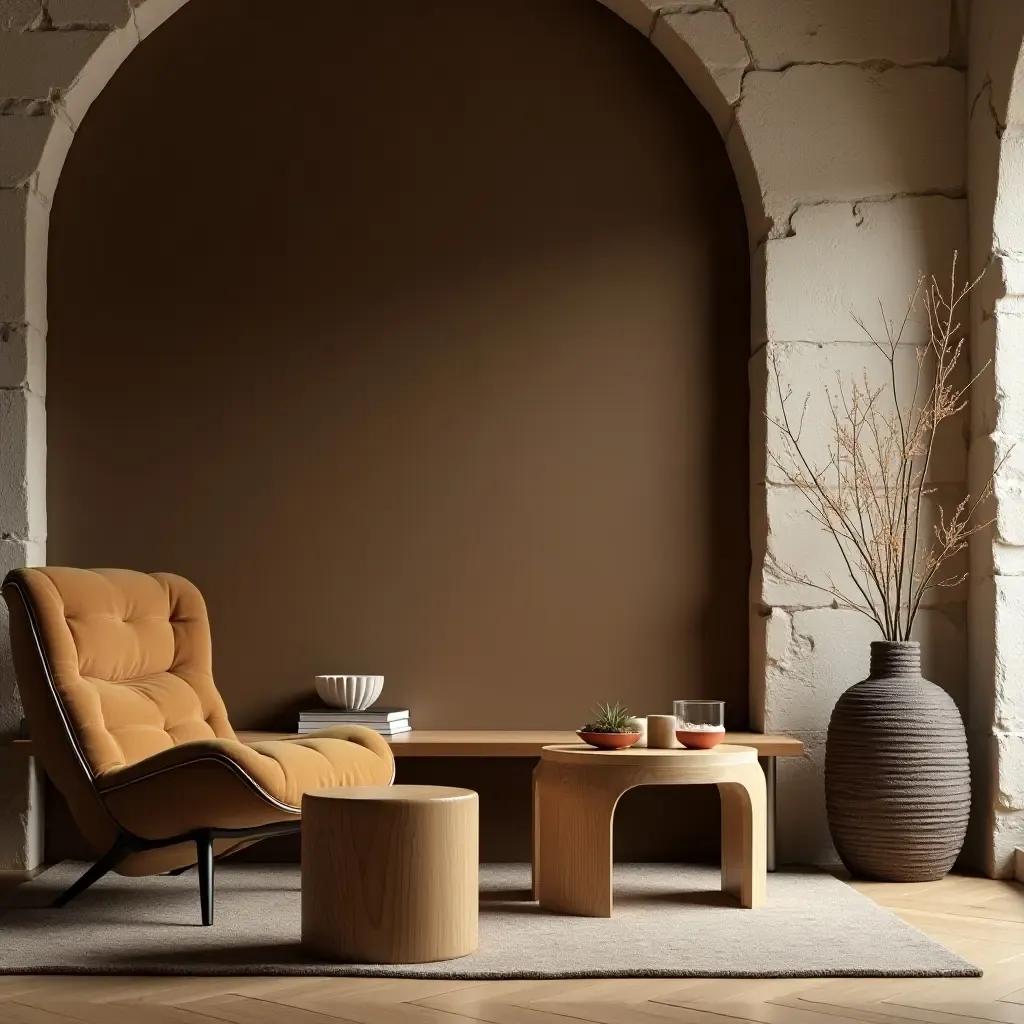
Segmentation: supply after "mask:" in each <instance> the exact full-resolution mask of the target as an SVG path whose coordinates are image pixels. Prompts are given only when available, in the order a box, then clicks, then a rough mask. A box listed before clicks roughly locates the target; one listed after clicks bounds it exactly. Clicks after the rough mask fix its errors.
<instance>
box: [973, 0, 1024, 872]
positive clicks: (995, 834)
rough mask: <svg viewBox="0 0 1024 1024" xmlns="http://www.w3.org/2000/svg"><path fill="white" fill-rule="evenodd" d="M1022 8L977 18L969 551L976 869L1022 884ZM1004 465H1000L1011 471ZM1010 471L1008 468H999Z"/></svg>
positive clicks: (986, 8)
mask: <svg viewBox="0 0 1024 1024" xmlns="http://www.w3.org/2000/svg"><path fill="white" fill-rule="evenodd" d="M1022 39H1024V6H1022V5H1020V4H1007V3H1003V2H1000V0H975V3H974V4H973V5H972V9H971V25H970V51H969V60H970V73H969V81H968V95H969V97H970V106H969V117H970V121H969V125H968V139H969V175H968V181H969V185H970V196H971V201H970V207H971V211H970V215H971V262H972V267H973V270H974V272H975V273H981V272H982V271H985V278H984V286H983V288H981V289H980V290H979V292H978V294H977V299H976V301H975V302H974V304H973V306H972V310H971V319H972V331H971V335H972V344H973V352H972V362H973V364H974V366H975V367H976V368H981V367H982V366H985V365H986V364H991V367H990V369H989V370H988V372H986V373H985V374H984V375H983V376H982V378H981V379H980V381H979V384H980V390H979V392H978V396H977V400H976V401H975V403H974V406H973V409H972V424H971V435H972V438H973V441H972V444H971V452H970V472H971V479H972V481H973V482H974V484H975V486H979V485H981V484H982V483H983V481H985V480H987V479H988V478H989V477H990V476H991V474H992V472H993V471H994V470H995V471H996V486H995V497H994V500H993V502H992V508H991V510H990V515H991V516H992V517H993V519H994V523H993V526H992V529H991V530H990V531H987V532H986V533H985V534H982V535H979V536H977V537H976V538H974V544H973V546H972V549H971V569H972V579H971V609H970V610H971V614H970V651H971V726H972V727H971V746H972V755H973V758H972V759H973V764H974V775H975V806H976V808H977V809H979V810H980V811H982V812H983V813H979V814H977V815H976V818H975V826H976V827H975V829H974V830H973V833H972V848H973V850H972V852H973V855H974V859H975V860H976V861H977V862H978V863H979V864H981V865H982V866H983V867H984V869H985V870H986V871H987V872H988V873H989V874H992V875H997V876H1001V877H1007V876H1011V875H1012V874H1013V856H1014V848H1015V847H1024V443H1022V442H1024V355H1022V353H1024V67H1022V65H1021V60H1020V55H1021V41H1022ZM1004 459H1005V460H1006V461H1005V462H1003V461H1002V460H1004ZM1000 464H1001V465H1000Z"/></svg>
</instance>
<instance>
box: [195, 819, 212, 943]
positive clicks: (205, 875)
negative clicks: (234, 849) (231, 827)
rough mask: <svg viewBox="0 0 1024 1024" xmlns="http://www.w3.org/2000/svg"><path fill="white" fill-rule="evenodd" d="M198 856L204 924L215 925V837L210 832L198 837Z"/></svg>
mask: <svg viewBox="0 0 1024 1024" xmlns="http://www.w3.org/2000/svg"><path fill="white" fill-rule="evenodd" d="M196 855H197V858H198V861H197V863H196V868H197V869H198V871H199V905H200V907H201V908H202V913H203V924H213V835H212V834H211V833H210V832H203V833H202V834H200V835H199V836H197V837H196Z"/></svg>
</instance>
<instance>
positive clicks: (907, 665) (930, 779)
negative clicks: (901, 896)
mask: <svg viewBox="0 0 1024 1024" xmlns="http://www.w3.org/2000/svg"><path fill="white" fill-rule="evenodd" d="M825 801H826V804H827V807H828V823H829V828H830V830H831V832H832V841H833V842H834V843H835V846H836V850H837V851H838V852H839V856H840V857H841V858H842V861H843V863H844V864H845V865H846V867H847V869H848V870H849V871H850V872H851V874H853V875H854V876H856V877H858V878H873V879H879V880H882V881H886V882H928V881H933V880H935V879H937V878H942V877H943V875H945V874H946V873H947V872H948V871H949V869H950V868H951V867H952V866H953V862H954V861H955V860H956V858H957V855H958V854H959V853H960V848H961V847H962V846H963V843H964V835H965V834H966V832H967V817H968V814H969V813H970V809H971V771H970V764H969V762H968V758H967V736H966V734H965V732H964V724H963V721H962V720H961V718H960V712H959V711H958V710H957V706H956V704H954V703H953V699H952V698H951V697H950V696H949V694H948V693H946V691H945V690H943V689H942V688H941V687H939V686H936V685H935V684H934V683H930V682H928V680H926V679H922V678H921V648H920V645H919V644H917V643H916V642H913V641H906V642H900V643H890V642H887V641H879V642H876V643H873V644H872V645H871V675H870V676H869V677H868V678H867V679H865V680H864V682H862V683H857V684H856V685H855V686H851V687H850V689H849V690H847V691H846V692H845V693H844V694H843V695H842V697H840V698H839V701H838V703H837V704H836V706H835V709H834V710H833V712H832V720H831V721H830V722H829V727H828V743H827V746H826V748H825Z"/></svg>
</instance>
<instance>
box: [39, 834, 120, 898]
mask: <svg viewBox="0 0 1024 1024" xmlns="http://www.w3.org/2000/svg"><path fill="white" fill-rule="evenodd" d="M129 852H130V851H129V849H128V846H127V845H126V844H125V843H123V842H121V840H120V839H118V840H117V841H116V842H115V843H114V845H113V846H112V847H111V848H110V849H109V850H107V852H106V853H105V854H103V856H102V857H100V859H99V860H98V861H96V863H95V864H93V866H92V867H91V868H89V870H88V871H86V872H85V873H84V874H83V875H82V876H81V877H80V878H79V879H78V880H77V881H76V882H75V883H74V884H73V885H70V886H68V888H67V889H65V890H64V892H62V893H61V894H60V895H59V896H58V897H57V898H56V899H55V900H54V901H53V906H55V907H63V906H66V905H67V904H68V903H70V902H71V901H72V900H73V899H74V898H75V897H76V896H77V895H78V894H79V893H83V892H85V890H86V889H88V888H89V886H90V885H92V884H93V882H98V881H99V880H100V879H101V878H102V877H103V876H104V875H105V874H106V873H107V872H108V871H112V870H113V869H114V868H116V867H117V865H118V864H120V863H121V861H122V860H124V858H125V857H126V856H127V855H128V853H129Z"/></svg>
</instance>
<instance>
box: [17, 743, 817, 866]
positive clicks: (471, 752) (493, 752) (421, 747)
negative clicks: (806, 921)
mask: <svg viewBox="0 0 1024 1024" xmlns="http://www.w3.org/2000/svg"><path fill="white" fill-rule="evenodd" d="M295 735H297V734H296V733H289V732H251V731H250V732H247V731H245V730H241V731H239V733H238V738H239V739H240V740H241V741H242V742H243V743H255V742H257V741H258V740H271V739H288V738H289V737H292V736H295ZM578 742H579V737H578V736H577V735H576V733H574V732H570V731H566V730H540V729H538V730H532V729H531V730H520V731H516V730H506V729H414V730H413V731H412V732H407V733H403V734H402V735H400V736H392V737H390V738H389V739H388V743H389V744H390V746H391V750H392V751H393V752H394V755H395V757H396V758H398V757H532V758H540V752H541V749H542V748H544V747H550V746H558V745H564V744H566V743H578ZM725 742H726V743H734V744H737V745H739V746H745V747H754V748H755V749H756V750H757V754H758V758H759V760H760V762H761V767H762V768H763V769H764V777H765V782H766V783H767V786H768V807H767V811H768V870H769V871H773V870H774V869H775V760H776V758H779V757H800V756H801V755H802V754H803V752H804V745H803V743H801V742H800V740H798V739H794V738H793V737H792V736H772V735H765V734H763V733H756V732H729V733H726V735H725ZM13 745H14V748H15V749H16V750H18V751H20V752H21V753H23V754H25V755H26V756H27V755H31V753H32V741H31V740H15V741H14V744H13Z"/></svg>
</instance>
